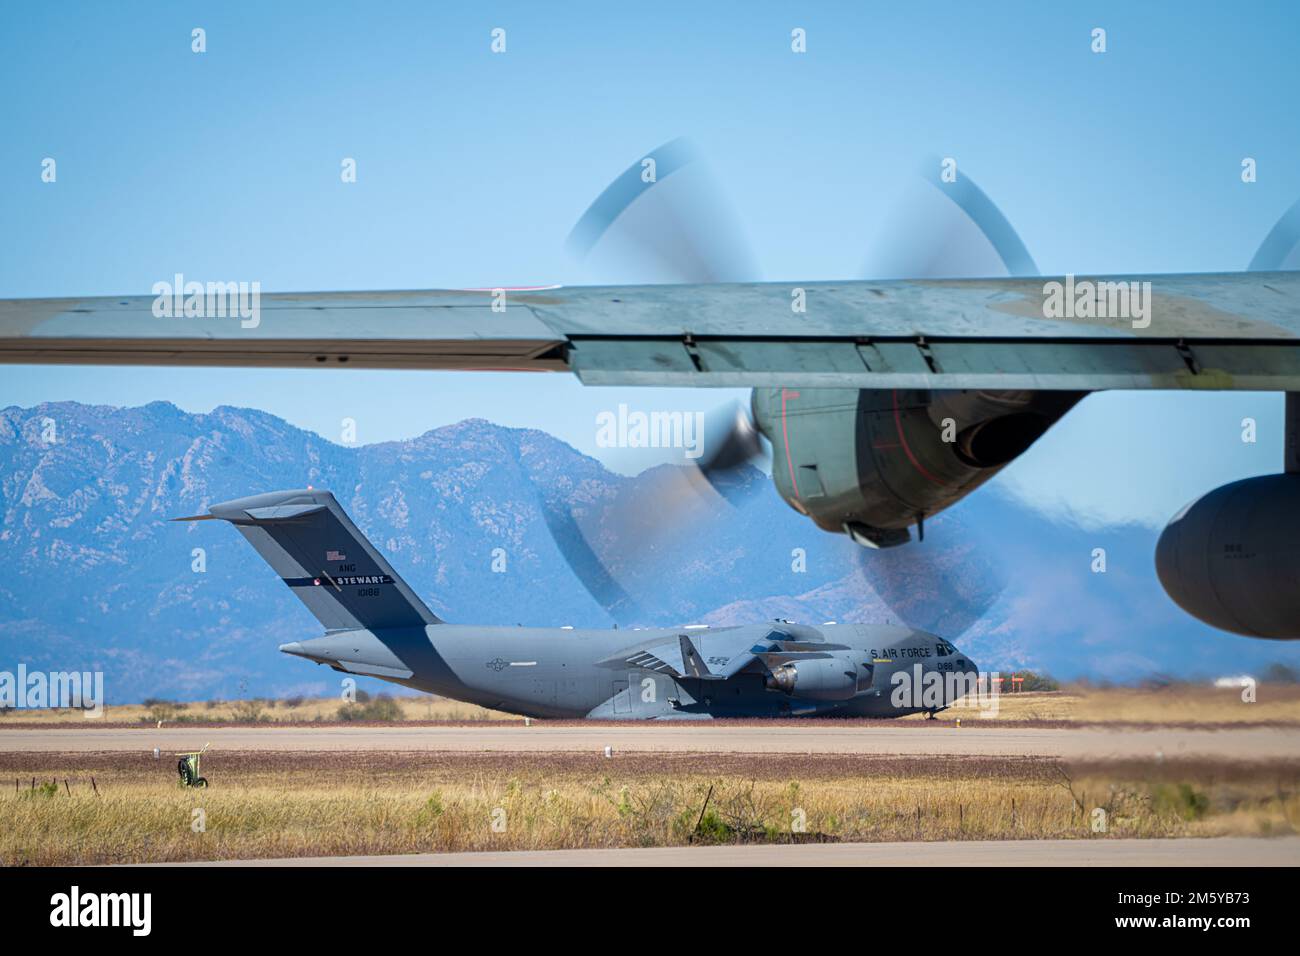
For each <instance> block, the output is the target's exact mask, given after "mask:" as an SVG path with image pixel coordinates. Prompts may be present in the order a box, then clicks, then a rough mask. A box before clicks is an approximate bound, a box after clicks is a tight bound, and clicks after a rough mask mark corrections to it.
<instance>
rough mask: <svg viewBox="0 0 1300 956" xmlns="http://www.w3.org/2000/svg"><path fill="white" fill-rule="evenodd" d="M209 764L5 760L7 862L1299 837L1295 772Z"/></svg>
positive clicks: (70, 757)
mask: <svg viewBox="0 0 1300 956" xmlns="http://www.w3.org/2000/svg"><path fill="white" fill-rule="evenodd" d="M204 772H205V773H206V774H207V776H208V777H209V778H210V779H211V781H212V786H211V788H210V789H207V790H185V789H182V788H180V787H179V786H178V785H177V783H176V775H175V771H174V767H173V762H172V761H169V760H165V761H155V760H154V759H153V758H152V757H151V756H148V755H136V754H83V755H74V754H67V755H58V754H24V753H13V754H3V755H0V781H3V784H4V787H5V788H8V792H7V793H5V792H4V791H3V790H0V864H3V865H24V864H81V863H128V862H145V861H152V862H163V861H179V860H203V859H246V858H256V857H280V856H304V855H305V856H321V855H339V854H381V853H412V852H431V851H453V850H488V849H494V850H496V849H549V848H587V847H625V846H665V845H675V844H684V843H687V842H697V843H700V842H702V843H714V842H742V841H769V842H793V841H863V840H865V841H883V840H890V841H893V840H966V839H1004V838H1018V839H1025V838H1077V839H1081V840H1086V839H1113V838H1124V837H1166V836H1219V835H1249V836H1269V835H1277V834H1289V833H1295V832H1297V831H1298V830H1300V763H1296V764H1293V765H1286V766H1277V765H1268V766H1258V767H1251V766H1234V767H1232V768H1225V767H1222V766H1216V765H1213V764H1210V763H1208V762H1206V763H1186V764H1179V763H1177V762H1173V761H1170V762H1166V763H1165V764H1163V765H1161V766H1159V767H1152V766H1150V765H1147V764H1132V765H1075V766H1065V765H1062V764H1059V763H1057V762H1056V761H1052V760H1043V759H1037V758H1032V759H1031V758H1022V759H1007V758H1001V759H989V758H928V759H914V758H897V757H845V756H838V755H827V756H821V757H817V756H782V757H779V758H776V759H773V758H772V757H771V756H764V755H724V754H708V755H703V754H683V755H666V754H664V755H639V756H638V755H625V756H621V757H614V758H603V757H601V756H599V755H585V754H582V755H578V754H570V755H523V754H435V753H426V754H393V753H349V754H340V753H329V754H323V753H322V754H294V755H283V754H280V755H275V754H252V753H242V754H241V753H223V754H213V755H212V756H211V757H210V758H207V759H205V762H204ZM92 777H93V779H94V785H93V787H92V784H91V779H92ZM33 784H34V786H33ZM706 800H707V806H706ZM1097 808H1101V809H1102V810H1103V811H1104V812H1105V829H1104V830H1103V831H1098V830H1094V826H1093V823H1094V820H1098V819H1099V817H1098V816H1097V815H1096V813H1095V811H1096V809H1097Z"/></svg>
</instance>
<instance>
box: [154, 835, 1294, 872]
mask: <svg viewBox="0 0 1300 956" xmlns="http://www.w3.org/2000/svg"><path fill="white" fill-rule="evenodd" d="M169 865H175V864H169ZM181 865H183V866H522V867H529V866H918V867H935V866H1072V867H1073V866H1180V867H1187V866H1297V865H1300V837H1279V838H1276V839H1248V838H1244V837H1220V838H1216V839H1206V840H1196V839H1176V840H1100V839H1099V840H1002V841H985V840H955V841H946V842H934V843H819V844H805V845H802V846H773V845H770V844H764V845H756V846H700V847H693V846H673V847H652V848H649V849H635V850H633V849H628V850H524V851H519V852H512V853H492V852H484V853H418V854H412V855H407V856H346V857H300V858H291V859H278V860H221V861H216V862H210V863H188V864H181Z"/></svg>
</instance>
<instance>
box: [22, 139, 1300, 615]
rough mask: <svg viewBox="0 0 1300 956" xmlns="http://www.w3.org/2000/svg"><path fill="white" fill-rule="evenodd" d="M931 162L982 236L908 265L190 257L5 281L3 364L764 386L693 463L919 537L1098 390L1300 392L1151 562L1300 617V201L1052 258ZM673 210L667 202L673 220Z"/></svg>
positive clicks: (729, 259)
mask: <svg viewBox="0 0 1300 956" xmlns="http://www.w3.org/2000/svg"><path fill="white" fill-rule="evenodd" d="M695 165H696V163H695V155H694V153H693V151H692V150H691V148H690V147H689V145H688V144H686V143H684V142H683V141H681V140H674V141H673V142H670V143H668V144H665V145H664V146H662V147H660V148H659V149H657V150H654V151H652V152H651V153H649V154H647V155H646V156H645V157H643V158H640V159H639V160H638V161H637V162H635V163H633V164H632V165H631V166H629V167H628V169H626V170H625V171H624V172H623V173H622V174H621V175H620V176H619V177H617V179H616V180H615V181H614V182H613V183H612V184H611V185H610V186H609V187H608V188H607V189H606V190H605V191H604V192H603V193H602V194H601V195H600V197H599V198H598V199H597V200H596V202H595V203H593V204H592V206H591V208H590V209H588V210H587V212H586V214H585V215H584V216H582V217H581V219H580V220H579V222H578V224H577V226H576V227H575V229H574V230H573V233H572V235H571V237H570V241H571V245H572V246H574V247H575V248H576V251H577V252H578V253H579V254H582V255H585V254H586V253H587V252H588V251H590V250H591V249H592V248H593V247H596V246H597V245H599V244H600V243H601V242H603V241H605V240H606V238H607V236H608V234H609V233H610V231H611V230H612V229H614V228H615V227H617V226H618V224H620V223H627V222H633V223H635V222H638V221H640V222H641V223H644V222H645V217H644V215H642V217H641V219H640V220H638V219H637V216H638V211H639V210H643V208H644V206H643V204H645V203H647V202H652V201H653V200H654V198H655V197H658V196H661V195H663V191H664V189H665V184H671V183H673V182H675V181H678V180H680V179H682V178H683V177H684V175H685V171H686V170H689V169H691V168H692V167H694V166H695ZM927 169H928V171H927V173H926V177H927V178H928V179H929V180H930V182H931V185H933V186H934V188H935V189H936V190H938V194H940V195H941V196H942V197H943V201H945V202H947V203H950V204H951V206H952V208H953V209H955V210H957V211H958V212H959V213H960V215H961V216H962V217H963V221H964V222H965V223H966V224H967V225H968V226H969V227H970V228H969V230H968V237H967V238H968V239H969V240H970V242H972V243H975V244H977V245H979V248H980V255H976V256H974V257H971V256H965V255H962V256H956V257H955V258H954V257H952V256H947V255H936V256H931V257H929V258H926V257H922V258H919V259H912V260H907V261H905V263H904V264H903V265H897V264H895V265H894V266H893V267H892V270H891V271H892V274H897V275H899V276H900V278H897V279H892V278H884V277H879V278H873V279H867V280H848V281H837V282H755V281H748V278H747V276H746V274H745V272H744V269H743V267H742V266H739V265H737V264H736V260H737V256H736V255H735V249H734V248H733V247H732V246H731V245H730V244H728V243H727V242H725V241H722V242H716V241H714V242H710V241H700V240H699V237H698V236H691V235H687V234H683V233H680V232H674V233H670V234H667V235H663V234H660V235H653V236H651V238H652V239H653V240H654V241H652V242H648V243H644V245H645V246H647V247H649V248H651V249H652V251H654V252H655V253H656V254H657V255H658V257H659V258H660V259H661V260H664V261H665V262H667V263H668V265H669V267H670V268H669V269H668V271H669V273H670V277H675V278H677V279H685V280H686V281H676V282H672V283H666V284H660V285H609V286H587V287H571V288H561V287H544V288H529V289H508V288H498V289H480V290H432V291H409V292H392V291H386V292H338V293H321V292H309V293H301V294H294V293H276V294H267V295H265V296H260V298H259V299H258V300H257V304H256V305H255V307H254V308H253V309H252V310H249V309H246V308H245V306H247V305H248V304H249V303H248V302H246V301H245V298H246V297H244V296H243V294H242V293H241V295H240V297H239V307H238V309H236V308H235V307H234V305H235V303H233V302H230V301H229V300H230V298H231V295H232V291H231V290H230V289H229V288H224V287H223V286H230V285H233V283H225V284H223V283H215V284H214V283H208V284H207V285H203V284H200V283H197V282H195V283H189V282H184V283H182V281H181V279H182V277H179V276H178V277H177V282H176V286H177V287H176V288H173V287H172V286H170V285H169V284H167V283H161V284H160V285H161V286H164V287H165V288H163V289H162V290H161V291H159V286H155V295H153V296H122V297H117V296H115V297H101V298H83V299H10V300H0V363H4V362H11V363H71V364H123V365H135V364H144V365H217V366H278V367H308V368H422V369H478V370H535V371H565V372H571V373H573V374H575V375H576V376H577V377H578V378H579V379H580V380H581V381H582V382H583V383H585V384H590V385H647V386H661V385H662V386H668V385H672V386H681V385H692V386H727V387H736V386H742V387H752V388H753V392H752V399H751V402H750V403H749V407H748V408H742V409H740V410H738V411H737V410H734V409H722V410H721V419H722V422H721V424H720V425H719V426H718V427H716V428H713V429H712V431H713V432H714V433H718V434H721V435H722V436H723V437H721V438H719V439H718V440H716V441H713V442H711V445H710V446H711V448H712V451H711V452H706V456H705V458H704V459H703V460H701V462H700V463H699V468H698V470H699V472H700V473H701V474H702V475H703V476H704V477H705V478H707V479H708V480H709V481H710V482H715V483H716V482H718V481H719V476H725V474H726V473H727V472H728V471H730V470H732V469H734V468H735V467H737V466H738V465H740V464H744V463H746V462H748V461H750V460H753V459H754V458H755V457H756V456H757V455H758V454H759V444H760V436H761V440H765V442H766V444H767V446H768V447H770V449H771V475H772V481H773V482H774V484H775V486H776V488H777V490H778V491H779V493H780V494H781V496H782V498H784V499H785V501H786V502H788V503H789V504H790V506H791V507H792V508H794V509H795V510H797V511H798V512H799V513H801V514H803V515H805V516H807V517H808V518H809V519H810V520H811V521H812V522H813V523H814V524H816V526H817V527H819V528H821V529H823V530H827V531H831V532H837V533H844V534H847V535H848V536H849V537H850V538H851V539H852V540H854V541H856V542H857V543H859V544H861V545H863V546H864V547H866V548H873V549H879V548H895V547H898V546H900V545H904V544H906V543H907V542H909V541H911V540H912V530H911V529H912V528H916V531H917V537H921V536H922V535H923V534H924V526H925V524H924V523H925V520H926V519H927V518H928V517H932V516H933V515H935V514H937V513H939V512H941V511H943V510H944V509H946V508H948V507H950V506H951V505H953V504H954V503H955V502H957V501H959V500H961V499H962V498H963V497H964V496H966V495H967V494H969V493H971V492H972V491H973V490H974V489H976V488H977V487H979V486H980V485H981V484H983V483H984V482H985V481H987V480H988V479H989V478H991V477H992V476H993V475H995V474H997V473H998V471H999V470H1001V469H1002V468H1003V467H1004V466H1006V465H1007V464H1008V463H1009V462H1011V461H1013V460H1014V459H1015V458H1017V457H1018V456H1019V455H1021V454H1023V453H1024V452H1025V451H1026V450H1027V449H1028V448H1029V447H1030V446H1031V445H1032V444H1033V442H1034V441H1035V440H1036V439H1037V438H1038V437H1039V436H1041V435H1042V434H1043V433H1044V432H1045V431H1046V430H1047V429H1048V428H1050V427H1051V426H1052V425H1053V424H1054V423H1055V422H1056V421H1058V420H1059V419H1060V418H1061V417H1062V416H1063V415H1065V414H1066V413H1067V412H1068V411H1069V409H1070V408H1072V407H1073V406H1074V405H1075V404H1077V403H1078V402H1079V401H1081V400H1083V399H1084V398H1085V397H1086V395H1087V394H1088V393H1090V392H1093V391H1098V390H1102V389H1191V390H1230V389H1240V390H1255V391H1278V392H1285V393H1286V394H1287V400H1286V439H1285V448H1284V450H1283V454H1282V455H1281V456H1280V457H1281V459H1282V465H1283V471H1282V472H1281V473H1279V474H1275V475H1264V476H1257V477H1253V478H1246V479H1243V480H1241V481H1237V482H1234V483H1232V484H1229V485H1226V486H1224V487H1222V488H1219V489H1216V490H1214V491H1211V492H1209V493H1208V494H1206V495H1205V496H1204V497H1203V498H1201V499H1200V500H1198V501H1196V502H1194V503H1192V504H1191V505H1189V506H1188V507H1187V508H1185V509H1183V510H1182V511H1181V512H1179V513H1178V514H1177V515H1175V516H1174V517H1173V518H1172V519H1171V521H1170V523H1169V526H1168V527H1167V529H1166V531H1165V533H1164V535H1162V537H1161V539H1160V542H1159V545H1158V547H1157V553H1156V564H1157V569H1158V572H1159V576H1160V580H1161V582H1162V584H1163V585H1164V587H1165V590H1166V591H1167V592H1168V593H1169V595H1170V596H1171V597H1172V598H1173V599H1174V601H1176V602H1177V603H1178V604H1179V605H1180V606H1181V607H1182V608H1183V609H1184V610H1186V611H1188V612H1189V613H1191V614H1193V615H1194V616H1196V617H1198V618H1200V619H1201V620H1203V621H1205V622H1207V623H1209V624H1211V625H1213V626H1215V627H1218V628H1222V629H1224V630H1228V631H1233V632H1236V633H1239V634H1244V635H1248V636H1252V637H1264V638H1280V639H1295V638H1300V397H1297V396H1300V274H1298V273H1296V272H1294V271H1291V270H1294V269H1295V268H1296V266H1297V264H1300V203H1296V204H1295V205H1294V206H1292V207H1291V208H1290V209H1289V210H1288V211H1287V212H1286V213H1285V214H1283V215H1282V217H1281V218H1280V219H1279V220H1278V222H1277V224H1276V225H1275V227H1274V228H1273V229H1272V230H1271V231H1270V233H1269V234H1268V235H1267V236H1266V237H1265V239H1264V241H1263V242H1262V244H1261V245H1260V247H1259V249H1258V250H1257V252H1256V253H1255V255H1254V257H1253V258H1252V259H1251V260H1250V264H1249V267H1248V270H1247V271H1244V272H1233V273H1218V274H1173V275H1116V276H1092V277H1076V276H1073V275H1066V276H1060V277H1055V278H1042V277H1035V276H1036V273H1037V267H1036V266H1035V264H1034V262H1033V259H1032V258H1031V257H1030V256H1029V253H1028V251H1027V250H1026V248H1025V246H1024V244H1023V243H1022V242H1021V241H1020V239H1019V237H1018V236H1017V235H1016V233H1015V231H1014V229H1012V228H1011V226H1010V224H1009V223H1008V222H1007V221H1006V219H1005V218H1004V217H1003V216H1002V214H1001V213H1000V212H999V211H998V210H997V208H996V206H994V205H993V203H992V202H991V201H990V200H989V199H988V197H987V196H985V195H984V193H983V192H982V191H980V189H979V188H978V187H977V186H976V185H975V184H974V183H973V182H972V181H971V180H970V178H969V177H967V176H966V175H965V174H964V173H960V174H959V173H958V172H957V170H956V168H955V165H954V166H953V167H952V168H951V169H949V168H947V166H946V163H940V162H938V161H936V162H935V163H934V164H933V165H932V166H930V167H927ZM701 210H704V211H701ZM687 211H688V212H692V213H693V216H694V219H695V221H696V223H697V224H700V229H702V230H707V229H708V228H709V227H710V226H711V225H712V224H713V221H714V220H715V219H717V218H718V217H714V216H712V214H711V213H710V212H709V211H708V210H707V209H704V206H702V205H701V204H700V203H699V202H695V203H694V204H693V205H692V206H691V207H690V209H689V210H687ZM676 212H677V211H675V212H674V214H671V215H667V216H664V217H663V220H664V221H665V222H674V223H680V222H681V221H682V220H683V219H684V218H685V217H684V216H682V215H677V214H676ZM650 231H651V232H652V233H653V232H654V230H653V229H651V230H650ZM963 241H965V240H963ZM981 256H982V258H981ZM954 263H955V264H954ZM875 274H876V275H877V276H879V275H880V273H879V272H877V273H875ZM967 276H974V277H970V278H968V277H967ZM214 286H216V288H214ZM646 507H647V509H648V510H650V511H651V512H652V513H657V512H656V511H655V509H654V508H653V507H652V506H649V505H647V506H646ZM579 548H580V550H581V554H580V555H579V557H580V558H581V560H578V561H575V560H574V559H572V558H571V559H570V563H571V564H574V565H575V571H576V572H579V575H580V577H582V576H583V573H584V571H585V572H589V573H587V574H586V577H585V578H584V584H586V585H587V586H588V588H589V589H590V590H593V592H596V591H599V590H602V589H603V590H604V591H607V592H608V591H610V590H611V589H609V588H607V587H605V585H607V584H608V579H609V578H610V575H609V574H608V573H607V571H606V569H605V568H603V567H601V561H600V560H599V555H597V556H596V557H597V560H590V558H591V557H592V554H591V549H589V548H587V547H586V545H585V544H583V543H579ZM566 556H567V555H566Z"/></svg>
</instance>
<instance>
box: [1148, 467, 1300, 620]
mask: <svg viewBox="0 0 1300 956" xmlns="http://www.w3.org/2000/svg"><path fill="white" fill-rule="evenodd" d="M1156 573H1157V574H1158V575H1159V576H1160V583H1161V584H1162V585H1163V586H1164V589H1165V591H1166V592H1167V593H1168V594H1169V596H1170V597H1171V598H1173V600H1174V603H1175V604H1177V605H1178V606H1179V607H1181V608H1182V609H1183V610H1184V611H1186V612H1187V613H1188V614H1191V615H1192V616H1193V617H1196V618H1199V619H1200V620H1202V621H1204V622H1205V623H1206V624H1210V625H1212V626H1214V627H1217V628H1221V629H1222V630H1225V631H1232V632H1233V633H1235V634H1244V635H1246V636H1248V637H1266V638H1273V639H1276V640H1294V639H1297V638H1300V474H1297V473H1291V472H1288V473H1285V474H1280V475H1265V476H1260V477H1257V478H1246V479H1244V480H1242V481H1234V482H1233V483H1232V484H1229V485H1224V486H1223V487H1221V488H1216V489H1215V490H1214V491H1211V492H1210V493H1209V494H1207V495H1205V496H1204V497H1202V498H1198V499H1197V500H1196V501H1194V502H1192V503H1191V504H1189V505H1187V506H1186V507H1185V508H1183V510H1182V511H1180V512H1179V513H1178V514H1176V515H1174V517H1173V518H1172V519H1170V521H1169V524H1168V525H1167V526H1166V527H1165V530H1164V531H1163V532H1162V533H1161V535H1160V541H1159V543H1158V544H1157V545H1156Z"/></svg>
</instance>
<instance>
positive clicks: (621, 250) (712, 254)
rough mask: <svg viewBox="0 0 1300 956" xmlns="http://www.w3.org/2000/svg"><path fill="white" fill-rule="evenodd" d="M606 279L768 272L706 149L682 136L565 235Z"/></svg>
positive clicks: (641, 163)
mask: <svg viewBox="0 0 1300 956" xmlns="http://www.w3.org/2000/svg"><path fill="white" fill-rule="evenodd" d="M565 245H566V247H567V248H568V250H569V252H570V254H571V255H573V256H574V257H575V258H577V259H579V260H581V261H582V262H583V263H584V264H585V265H586V266H587V268H588V270H589V271H592V272H594V273H596V274H597V275H598V276H599V277H600V279H601V281H606V282H617V283H645V282H652V283H653V282H691V283H695V282H749V281H754V280H755V279H757V278H760V272H759V269H758V266H757V263H756V260H755V259H754V256H753V254H752V253H751V252H750V250H749V245H748V243H747V242H746V241H745V239H744V233H743V231H742V229H741V228H740V225H739V222H738V220H737V219H736V217H735V215H734V214H733V212H732V211H731V208H730V206H729V205H728V204H727V203H726V202H725V200H724V199H723V195H722V190H721V189H720V188H719V186H718V184H717V182H716V180H715V179H714V178H713V176H712V174H711V173H710V172H709V169H708V166H707V164H706V163H705V162H704V160H703V159H702V158H701V156H700V153H699V151H698V150H697V149H696V148H695V146H694V145H693V144H692V143H691V142H690V141H689V140H687V139H674V140H672V141H671V142H668V143H665V144H664V145H662V146H660V147H659V148H658V149H655V150H652V151H651V152H650V153H647V154H646V155H645V156H643V157H642V158H640V159H638V160H637V161H636V162H634V163H633V164H632V165H631V166H629V167H628V168H627V169H625V170H624V171H623V172H622V173H621V174H620V175H619V176H618V178H617V179H615V180H614V181H613V182H612V183H610V185H609V186H608V187H607V188H606V189H605V191H604V192H602V193H601V194H600V196H598V197H597V199H596V201H595V202H593V203H592V204H591V206H590V207H588V209H587V211H586V212H585V213H583V214H582V217H581V218H580V219H579V220H578V222H577V225H575V226H574V227H573V231H572V232H570V233H569V237H568V240H567V241H566V243H565Z"/></svg>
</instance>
